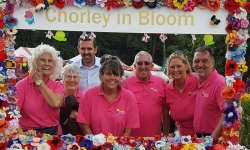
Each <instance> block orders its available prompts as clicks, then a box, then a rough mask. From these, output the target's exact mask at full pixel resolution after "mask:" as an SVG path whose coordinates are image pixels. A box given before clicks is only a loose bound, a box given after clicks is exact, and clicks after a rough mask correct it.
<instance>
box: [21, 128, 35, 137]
mask: <svg viewBox="0 0 250 150" xmlns="http://www.w3.org/2000/svg"><path fill="white" fill-rule="evenodd" d="M24 134H25V135H28V136H36V130H32V129H31V130H27V131H25V132H24Z"/></svg>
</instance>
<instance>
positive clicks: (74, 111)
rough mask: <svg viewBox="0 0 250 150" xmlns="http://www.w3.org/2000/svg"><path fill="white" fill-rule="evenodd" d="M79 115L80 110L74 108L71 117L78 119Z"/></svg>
mask: <svg viewBox="0 0 250 150" xmlns="http://www.w3.org/2000/svg"><path fill="white" fill-rule="evenodd" d="M77 115H78V112H77V111H76V110H72V111H71V113H70V115H69V117H70V118H73V119H76V118H77Z"/></svg>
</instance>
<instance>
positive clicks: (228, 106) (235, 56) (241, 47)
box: [221, 1, 249, 144]
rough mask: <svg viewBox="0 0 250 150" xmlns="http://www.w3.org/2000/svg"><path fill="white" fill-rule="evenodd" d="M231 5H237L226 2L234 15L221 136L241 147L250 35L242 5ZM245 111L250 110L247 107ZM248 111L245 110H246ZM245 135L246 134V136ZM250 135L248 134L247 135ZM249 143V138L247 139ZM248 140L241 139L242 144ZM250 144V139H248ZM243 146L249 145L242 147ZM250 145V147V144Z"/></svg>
mask: <svg viewBox="0 0 250 150" xmlns="http://www.w3.org/2000/svg"><path fill="white" fill-rule="evenodd" d="M229 3H234V4H236V3H235V2H234V1H228V2H225V8H228V10H229V11H230V12H229V14H228V16H227V18H226V19H227V23H228V25H227V27H226V31H227V32H228V34H227V36H226V40H225V43H226V44H227V45H228V48H227V52H226V59H227V61H226V65H225V72H226V87H225V89H224V90H223V91H222V93H221V96H222V97H223V98H224V99H225V103H224V111H223V113H224V115H225V119H224V121H223V123H222V125H223V130H222V132H221V136H222V138H223V139H224V140H227V141H231V142H232V144H238V143H239V141H240V130H241V133H242V131H244V130H246V129H245V128H246V127H245V126H243V125H244V124H245V122H244V121H246V118H244V121H242V122H244V124H241V119H242V110H243V108H242V104H244V107H245V102H243V103H241V101H242V100H244V99H246V97H247V95H246V94H245V95H244V92H245V88H246V85H245V83H244V82H243V81H242V76H243V74H244V73H245V72H247V69H248V67H247V66H246V61H245V57H244V56H245V54H246V47H247V44H246V41H247V39H248V38H249V35H248V29H247V27H248V25H249V22H248V20H247V11H248V10H245V9H243V8H241V7H239V6H242V4H240V3H239V5H238V4H237V5H234V6H233V7H232V6H229ZM243 95H244V96H243ZM245 109H247V108H246V107H245ZM245 109H244V110H245ZM243 134H244V133H243ZM247 134H248V133H247ZM245 139H246V137H245ZM243 140H244V137H241V141H243ZM248 141H249V136H248ZM241 144H246V143H244V142H243V143H242V142H241ZM248 144H249V143H248Z"/></svg>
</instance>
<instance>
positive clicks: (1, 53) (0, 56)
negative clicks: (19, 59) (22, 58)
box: [0, 51, 7, 62]
mask: <svg viewBox="0 0 250 150" xmlns="http://www.w3.org/2000/svg"><path fill="white" fill-rule="evenodd" d="M6 58H7V55H6V53H5V52H4V51H0V62H3V61H4V60H5V59H6Z"/></svg>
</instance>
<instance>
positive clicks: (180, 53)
mask: <svg viewBox="0 0 250 150" xmlns="http://www.w3.org/2000/svg"><path fill="white" fill-rule="evenodd" d="M172 56H183V57H185V58H187V56H186V55H184V54H183V53H182V52H178V51H176V52H173V53H172V54H171V55H170V57H172Z"/></svg>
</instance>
